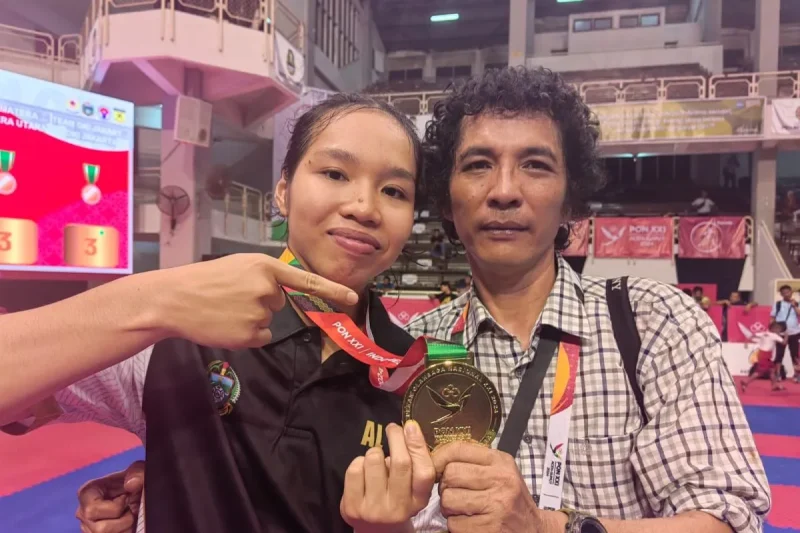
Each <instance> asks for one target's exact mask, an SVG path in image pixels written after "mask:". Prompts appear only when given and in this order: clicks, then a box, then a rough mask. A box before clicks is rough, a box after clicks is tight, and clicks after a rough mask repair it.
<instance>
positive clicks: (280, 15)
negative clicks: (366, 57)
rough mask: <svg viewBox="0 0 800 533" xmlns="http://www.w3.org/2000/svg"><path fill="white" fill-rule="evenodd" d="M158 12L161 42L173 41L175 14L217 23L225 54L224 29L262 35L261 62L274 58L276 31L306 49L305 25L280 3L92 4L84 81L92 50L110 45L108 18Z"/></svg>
mask: <svg viewBox="0 0 800 533" xmlns="http://www.w3.org/2000/svg"><path fill="white" fill-rule="evenodd" d="M146 10H158V11H160V12H161V39H162V40H166V39H170V40H174V39H175V35H176V28H175V24H176V22H175V21H176V15H175V13H176V12H181V13H188V14H192V15H196V16H201V17H207V18H210V19H213V20H215V21H217V23H218V24H217V42H218V49H219V51H220V52H223V51H224V50H225V31H224V29H225V25H226V24H236V25H239V26H245V27H249V28H251V29H253V31H258V32H260V33H262V34H263V46H262V52H263V53H262V55H263V59H264V61H267V62H271V61H273V60H274V58H275V30H276V29H277V31H279V32H281V33H282V34H283V35H284V36H285V37H286V38H287V39H288V40H289V42H291V43H292V44H293V45H294V46H296V47H297V48H298V49H299V50H300V51H301V52H303V51H304V45H305V24H304V22H303V21H302V20H300V19H299V18H298V17H297V16H295V15H294V14H293V13H292V12H291V11H290V10H289V9H288V8H287V7H286V6H284V5H283V4H282V3H281V2H280V0H91V3H90V5H89V10H88V12H87V14H86V18H85V20H84V23H83V27H82V29H81V33H80V38H81V42H82V43H84V44H85V48H83V47H81V49H80V50H79V53H78V54H77V55H78V57H77V60H80V61H81V67H82V73H83V75H84V79H88V78H89V76H90V74H91V71H92V70H93V67H94V63H93V60H94V59H96V58H95V55H96V54H95V50H96V49H97V50H99V49H101V48H102V47H103V46H107V45H108V44H109V42H110V35H109V33H110V31H109V30H110V23H109V17H110V16H111V15H114V14H118V13H126V12H132V11H146Z"/></svg>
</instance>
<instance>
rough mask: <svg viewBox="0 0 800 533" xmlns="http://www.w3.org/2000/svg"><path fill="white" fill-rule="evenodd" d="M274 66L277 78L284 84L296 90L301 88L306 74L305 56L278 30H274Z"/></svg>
mask: <svg viewBox="0 0 800 533" xmlns="http://www.w3.org/2000/svg"><path fill="white" fill-rule="evenodd" d="M275 67H276V69H277V71H278V78H280V80H281V81H283V82H284V83H285V84H286V85H288V86H290V87H292V88H293V89H295V90H296V91H298V92H299V91H300V90H301V89H302V88H303V80H304V79H305V76H306V60H305V56H303V53H302V52H301V51H300V49H298V48H297V47H295V46H293V45H292V43H290V42H289V40H288V39H287V38H286V37H284V36H283V35H281V34H280V32H275Z"/></svg>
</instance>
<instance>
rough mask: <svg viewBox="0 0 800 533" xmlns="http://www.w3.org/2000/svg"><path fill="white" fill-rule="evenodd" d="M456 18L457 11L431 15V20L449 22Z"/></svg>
mask: <svg viewBox="0 0 800 533" xmlns="http://www.w3.org/2000/svg"><path fill="white" fill-rule="evenodd" d="M453 20H458V13H447V14H444V15H431V22H450V21H453Z"/></svg>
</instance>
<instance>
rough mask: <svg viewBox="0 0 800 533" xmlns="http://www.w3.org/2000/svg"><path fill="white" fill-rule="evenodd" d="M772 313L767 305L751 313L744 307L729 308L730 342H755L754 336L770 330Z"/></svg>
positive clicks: (756, 308)
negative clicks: (770, 315)
mask: <svg viewBox="0 0 800 533" xmlns="http://www.w3.org/2000/svg"><path fill="white" fill-rule="evenodd" d="M770 312H771V308H770V307H769V306H767V305H758V306H755V307H753V308H751V309H750V310H749V311H748V310H747V307H745V306H743V305H736V306H728V342H753V341H752V340H751V339H752V337H753V335H755V334H756V333H761V332H762V331H766V330H767V329H768V328H769V314H770Z"/></svg>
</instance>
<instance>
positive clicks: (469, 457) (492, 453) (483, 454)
mask: <svg viewBox="0 0 800 533" xmlns="http://www.w3.org/2000/svg"><path fill="white" fill-rule="evenodd" d="M433 464H434V466H435V467H436V472H437V474H438V475H440V476H441V480H440V481H439V494H440V495H441V499H442V501H441V508H442V514H443V515H444V517H445V518H447V528H448V530H449V531H450V533H467V532H476V533H477V532H480V533H501V532H502V533H528V532H531V533H550V528H548V527H547V526H548V525H549V521H548V520H546V518H545V514H544V513H543V512H542V511H540V510H539V509H538V508H537V506H536V503H535V502H534V501H533V498H532V497H531V495H530V493H529V492H528V487H527V486H526V485H525V481H523V479H522V476H521V475H520V473H519V469H518V468H517V464H516V463H515V462H514V458H513V457H511V456H510V455H508V454H507V453H504V452H500V451H498V450H493V449H490V448H486V447H485V446H482V445H480V444H478V443H474V442H451V443H449V444H445V445H443V446H441V447H440V448H437V449H436V450H435V451H434V452H433ZM562 531H563V529H562Z"/></svg>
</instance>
